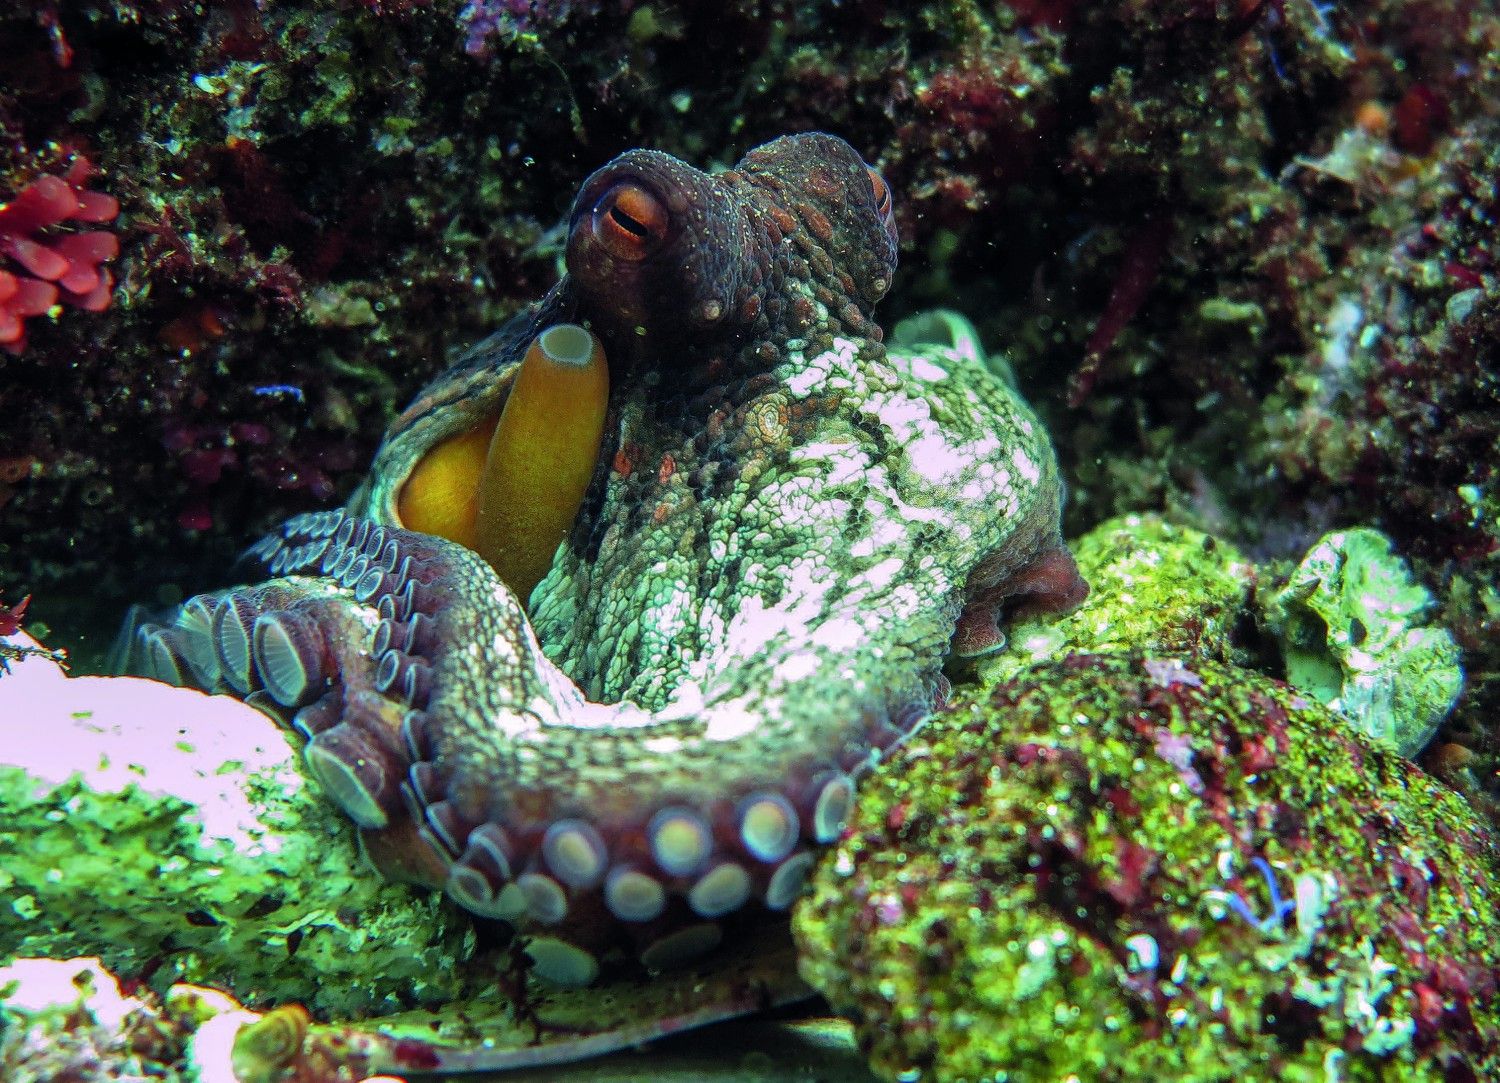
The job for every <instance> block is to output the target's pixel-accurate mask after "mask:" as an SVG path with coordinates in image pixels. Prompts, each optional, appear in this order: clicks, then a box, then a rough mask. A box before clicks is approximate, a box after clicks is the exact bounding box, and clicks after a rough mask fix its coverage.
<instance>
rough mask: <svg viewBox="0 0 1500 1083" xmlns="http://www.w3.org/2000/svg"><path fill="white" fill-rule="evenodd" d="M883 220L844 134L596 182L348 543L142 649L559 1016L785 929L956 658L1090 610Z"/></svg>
mask: <svg viewBox="0 0 1500 1083" xmlns="http://www.w3.org/2000/svg"><path fill="white" fill-rule="evenodd" d="M896 248H897V243H896V231H895V226H894V220H893V216H892V205H891V193H890V191H889V189H888V188H887V186H886V184H885V182H884V181H883V180H882V179H881V177H880V176H879V174H878V173H877V172H876V171H875V170H873V169H871V168H870V167H868V166H867V165H866V164H865V163H864V162H863V161H862V160H861V158H860V156H859V155H858V153H856V152H855V151H854V150H853V148H851V147H850V146H849V145H848V144H847V143H845V142H844V141H843V140H841V139H838V138H835V137H833V136H830V135H825V134H819V133H812V134H803V135H795V136H789V137H784V138H780V139H777V140H775V141H773V142H771V143H767V144H766V145H764V146H761V147H759V148H757V149H755V150H752V151H751V152H750V153H748V154H747V155H746V156H745V157H744V158H743V160H741V161H740V162H739V163H738V164H737V165H736V166H735V167H734V168H733V169H729V170H727V171H723V172H719V173H717V174H714V175H710V174H708V173H705V172H702V171H699V170H698V169H695V168H693V167H692V166H689V165H688V164H686V163H684V162H682V161H680V160H678V159H676V158H674V157H671V156H670V155H667V154H664V153H660V152H656V151H650V150H633V151H630V152H628V153H625V154H623V155H621V156H620V157H618V158H616V159H615V160H613V161H611V162H610V163H608V164H607V165H605V166H604V167H603V168H601V169H599V170H598V171H597V172H595V173H594V174H593V175H592V176H590V177H589V178H588V179H587V180H586V181H585V183H584V184H583V187H582V189H581V190H580V191H579V193H578V196H577V199H576V200H575V202H574V204H573V208H572V212H571V216H570V227H569V235H568V244H567V258H566V267H567V269H566V273H565V274H564V275H563V277H562V279H561V281H559V282H558V283H557V285H556V286H555V287H554V288H553V289H552V290H551V291H550V292H548V293H547V294H546V296H545V297H543V298H542V299H541V300H539V301H537V302H536V303H534V304H533V305H532V306H530V307H529V308H528V309H526V310H525V311H523V312H521V313H520V314H519V315H517V316H516V317H515V318H514V319H513V320H512V321H511V322H510V323H508V324H507V325H506V326H505V327H503V328H502V329H501V330H500V331H498V332H497V333H496V334H494V335H493V336H491V337H490V338H489V339H487V340H485V341H484V342H482V343H480V344H479V345H478V346H476V347H474V348H473V349H472V350H471V351H469V352H468V353H467V354H465V355H464V356H462V357H461V358H460V359H459V360H458V362H457V363H456V364H455V365H454V366H453V367H451V368H450V369H449V370H448V371H446V372H445V373H443V374H442V375H441V376H440V377H438V378H437V379H436V380H435V381H434V382H433V383H432V384H431V385H430V386H429V387H427V388H426V389H425V390H423V391H422V392H421V393H420V394H419V395H418V397H417V398H416V400H415V401H414V402H413V404H412V405H411V406H410V407H409V408H408V409H406V410H405V411H404V412H403V413H402V414H400V416H398V417H397V418H396V420H395V421H394V422H393V424H392V425H391V427H390V428H389V430H388V432H387V435H386V438H385V440H384V442H383V444H382V446H381V447H380V449H379V450H378V452H377V453H376V455H375V459H374V463H373V467H372V469H371V471H370V473H369V475H368V477H367V479H366V480H365V482H364V483H363V484H362V485H361V486H360V488H359V489H358V490H357V491H356V492H355V493H354V495H353V496H352V498H351V499H350V500H349V502H348V503H347V505H346V506H345V507H344V508H343V509H342V510H331V511H321V512H313V513H308V514H302V515H298V516H296V517H294V518H292V519H291V520H289V521H287V522H286V523H285V524H284V525H282V526H281V527H280V528H279V529H277V530H275V531H273V532H272V533H271V534H270V535H268V536H267V537H265V538H264V539H262V540H261V541H260V542H259V543H257V544H256V545H254V546H253V547H252V548H251V549H250V550H249V551H248V553H247V554H246V556H245V557H244V559H243V561H242V563H241V565H240V567H239V568H238V569H237V571H238V576H237V577H238V578H240V579H243V580H244V581H245V585H241V586H235V587H233V588H230V589H226V590H220V591H216V592H211V593H206V594H201V595H198V596H196V597H193V598H190V599H189V600H188V601H187V602H186V603H184V604H183V605H182V606H180V607H179V608H178V609H177V610H176V611H175V612H174V613H172V614H170V615H168V616H166V617H163V618H161V619H159V620H158V621H155V622H150V623H145V624H142V625H141V626H140V627H139V628H138V629H137V630H136V632H135V634H134V638H133V640H132V642H133V648H132V654H133V657H134V662H133V666H134V668H136V669H138V670H140V671H141V672H143V673H145V674H146V675H151V676H156V677H158V678H159V679H163V680H167V681H171V682H173V683H177V684H185V685H193V686H197V687H201V688H203V689H206V690H210V691H220V692H229V693H231V694H234V695H237V696H240V697H243V698H245V699H247V700H248V701H250V702H252V703H254V704H256V705H258V706H261V707H262V708H263V709H265V710H267V711H268V712H271V713H273V714H275V715H276V716H277V717H278V718H281V719H282V720H283V721H284V722H286V723H287V724H288V725H290V726H291V727H293V728H294V729H295V730H296V731H298V732H299V733H300V734H301V735H303V736H304V737H305V738H306V745H305V749H304V760H305V764H306V767H307V769H308V770H309V772H310V773H311V774H312V775H313V776H314V777H315V778H316V779H317V781H318V783H319V784H320V785H321V788H322V790H323V791H324V792H325V793H326V794H327V796H328V797H329V798H331V800H332V801H333V802H334V803H335V804H337V805H338V806H339V807H341V808H342V810H343V812H344V813H345V814H347V816H348V817H349V818H350V819H351V820H352V821H353V822H354V824H355V825H357V827H358V830H359V832H360V834H361V840H362V843H363V846H364V850H365V853H366V854H367V855H368V857H369V858H370V860H371V862H372V863H373V865H374V866H375V868H376V869H378V870H379V871H380V872H381V873H382V874H384V875H386V876H389V877H393V878H398V879H401V880H406V881H410V882H413V883H417V884H425V885H429V886H431V887H433V888H441V889H442V890H443V891H445V892H446V893H447V895H448V896H449V897H451V899H452V900H453V901H454V902H455V903H457V904H458V905H459V906H461V907H463V908H465V909H466V910H468V911H470V912H472V913H473V914H474V915H477V916H479V917H481V918H487V919H499V920H501V921H504V922H508V923H510V924H511V925H512V926H514V927H515V928H516V929H517V930H518V931H519V932H520V934H521V935H522V936H523V938H524V939H523V940H522V941H521V942H522V943H524V945H525V951H526V953H527V954H528V955H529V956H530V959H531V965H532V966H533V968H534V970H535V971H536V972H537V973H539V974H540V975H542V976H543V977H545V978H549V979H551V980H552V981H555V982H558V983H562V984H565V985H583V984H587V983H589V982H592V981H593V980H594V979H595V977H596V976H597V975H598V974H599V972H600V968H601V967H602V966H605V965H609V964H611V963H612V962H614V961H624V962H625V963H626V964H629V962H630V961H631V960H634V961H635V962H637V963H638V964H639V965H642V966H644V967H645V968H646V969H647V970H648V971H658V970H661V969H664V968H667V967H671V966H673V965H676V964H680V963H682V962H685V961H688V960H692V959H695V958H697V957H699V956H701V955H703V954H705V953H707V952H710V951H712V950H713V949H714V948H715V947H716V946H717V945H719V944H720V943H721V941H723V940H724V939H725V937H726V936H734V935H736V930H739V929H742V928H746V927H747V925H748V923H752V922H756V921H758V920H760V919H761V918H763V916H764V915H766V914H768V913H769V914H777V913H780V912H784V911H786V910H787V909H788V908H789V907H790V906H791V905H792V904H793V903H794V902H795V901H796V899H797V898H798V896H799V893H800V891H801V889H802V887H803V883H804V880H805V878H806V877H807V874H808V872H809V869H810V868H811V866H812V863H813V861H814V858H815V855H816V853H817V852H818V849H819V848H820V847H823V846H825V845H826V844H828V843H831V842H833V841H834V840H836V839H837V838H838V837H839V836H840V833H841V831H842V830H843V826H844V823H845V820H846V819H847V818H848V816H849V813H850V810H851V807H852V803H853V802H854V800H855V797H856V791H857V785H858V782H859V779H860V778H861V776H862V775H864V774H865V773H866V772H868V771H869V770H871V768H872V767H873V766H875V765H876V764H877V763H878V762H879V761H880V759H881V757H882V756H883V755H884V754H885V753H887V752H889V751H890V750H891V749H892V748H893V747H894V746H895V745H897V744H898V743H900V742H902V741H903V740H904V739H906V738H907V737H908V736H909V735H910V734H911V733H912V732H913V731H914V730H915V729H916V728H917V727H918V726H919V725H920V724H921V723H922V721H923V720H924V718H926V717H928V716H929V715H930V713H931V712H932V711H933V710H935V709H939V708H940V707H941V705H942V700H943V696H944V693H945V690H946V682H945V678H944V676H943V665H944V661H945V658H947V657H948V656H949V655H950V654H952V653H959V654H974V653H980V652H983V651H986V650H991V649H995V648H996V647H997V646H999V645H1001V644H1002V643H1003V641H1004V634H1003V631H1002V626H1003V624H1004V623H1005V622H1006V621H1007V620H1010V619H1013V618H1014V617H1015V616H1016V615H1017V614H1030V613H1045V612H1058V611H1066V610H1068V609H1070V608H1072V607H1073V606H1074V605H1076V604H1077V603H1078V602H1079V601H1080V600H1081V598H1082V597H1083V595H1084V593H1085V592H1086V590H1087V587H1086V586H1085V585H1084V584H1083V582H1082V580H1081V579H1080V578H1079V575H1078V572H1077V569H1076V567H1075V565H1074V563H1073V559H1072V557H1071V555H1070V554H1069V553H1068V550H1067V549H1066V547H1065V546H1064V544H1063V542H1062V540H1061V537H1060V534H1059V526H1058V521H1059V514H1060V506H1061V503H1062V484H1061V482H1060V479H1059V474H1058V468H1057V464H1056V461H1055V457H1054V454H1053V452H1052V449H1051V446H1050V444H1049V442H1048V439H1047V436H1046V434H1045V432H1044V431H1043V429H1042V427H1041V425H1040V424H1039V422H1038V420H1037V418H1036V417H1035V416H1034V415H1033V414H1032V412H1031V411H1030V409H1029V408H1028V407H1027V406H1026V405H1025V404H1024V403H1023V402H1022V401H1021V400H1020V399H1019V397H1018V396H1017V395H1016V393H1015V392H1014V390H1013V389H1012V388H1011V387H1010V385H1009V384H1008V382H1007V381H1006V380H1005V379H1003V378H1002V377H1001V376H999V375H997V374H996V373H995V372H993V371H991V369H990V368H989V367H987V366H986V365H985V364H983V363H982V361H979V360H978V359H976V358H975V357H974V356H972V351H969V352H965V351H964V350H963V349H961V348H960V347H959V346H957V345H954V344H952V343H950V344H948V345H947V346H935V347H931V348H927V349H922V350H912V349H896V348H891V349H888V348H887V347H886V345H885V344H884V336H883V334H882V331H881V328H880V327H879V326H877V324H876V323H875V322H874V318H873V310H874V307H875V304H876V302H877V301H879V300H880V298H881V297H882V296H883V295H884V294H885V293H886V292H887V290H888V289H889V288H890V285H891V280H892V275H893V273H894V271H895V264H896Z"/></svg>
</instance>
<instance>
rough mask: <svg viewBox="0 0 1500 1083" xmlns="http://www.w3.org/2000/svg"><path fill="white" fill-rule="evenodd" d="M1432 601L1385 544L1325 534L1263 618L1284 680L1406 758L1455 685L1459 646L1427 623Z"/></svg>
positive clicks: (1425, 737) (1373, 534) (1437, 719)
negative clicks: (1277, 646) (1276, 644)
mask: <svg viewBox="0 0 1500 1083" xmlns="http://www.w3.org/2000/svg"><path fill="white" fill-rule="evenodd" d="M1432 608H1433V598H1432V595H1431V594H1430V593H1429V592H1428V591H1427V589H1426V588H1425V587H1423V586H1422V585H1421V584H1419V583H1417V582H1416V581H1415V580H1414V579H1413V577H1412V573H1411V569H1410V568H1409V567H1408V566H1407V564H1406V561H1404V560H1402V559H1401V557H1400V556H1398V555H1397V554H1396V553H1395V552H1394V550H1393V548H1392V545H1391V542H1390V539H1388V538H1387V537H1386V536H1385V535H1383V534H1381V533H1380V532H1379V531H1376V530H1370V529H1366V528H1360V529H1354V530H1340V531H1335V532H1333V533H1331V534H1327V535H1325V536H1324V537H1323V538H1322V539H1321V540H1319V542H1318V544H1317V545H1315V546H1314V547H1313V548H1312V549H1311V550H1309V551H1308V553H1307V555H1306V556H1304V557H1303V558H1302V561H1301V563H1300V564H1298V566H1297V568H1296V570H1295V571H1294V572H1292V574H1291V577H1290V579H1289V580H1288V581H1287V583H1286V584H1285V585H1284V586H1282V587H1281V588H1280V589H1278V590H1276V591H1275V592H1274V593H1272V594H1271V596H1270V598H1269V599H1268V600H1267V603H1266V619H1267V622H1268V623H1269V625H1270V626H1271V628H1272V630H1273V631H1274V632H1275V633H1276V635H1277V637H1278V638H1279V639H1280V641H1281V645H1282V649H1283V651H1284V652H1285V658H1286V675H1287V680H1289V681H1290V682H1291V683H1292V684H1294V685H1296V686H1297V687H1298V688H1300V689H1301V690H1302V691H1304V692H1306V693H1307V694H1308V695H1311V696H1314V697H1316V698H1317V699H1318V701H1319V702H1321V703H1324V704H1327V705H1328V706H1329V707H1332V708H1333V709H1334V710H1336V711H1338V712H1339V713H1340V714H1341V715H1343V717H1345V718H1347V719H1348V720H1349V722H1350V723H1352V724H1353V725H1354V726H1355V727H1356V728H1357V729H1359V730H1360V731H1361V732H1362V733H1364V734H1366V735H1367V736H1369V737H1371V738H1374V739H1375V740H1379V741H1385V742H1386V743H1388V744H1389V745H1390V746H1391V747H1393V748H1395V749H1396V750H1397V751H1398V752H1400V753H1402V754H1403V755H1406V756H1414V755H1416V754H1417V753H1418V752H1420V751H1421V750H1422V748H1423V747H1424V746H1425V745H1426V744H1427V742H1428V741H1429V740H1431V739H1432V735H1433V734H1434V733H1435V732H1436V731H1437V728H1438V726H1439V725H1440V724H1441V723H1442V721H1443V719H1444V718H1446V717H1447V715H1448V712H1449V711H1450V710H1452V708H1453V704H1454V702H1455V701H1456V700H1457V699H1458V694H1459V690H1460V689H1461V688H1462V686H1463V671H1462V669H1461V668H1460V666H1459V657H1458V646H1457V644H1456V643H1454V641H1453V637H1452V635H1450V634H1449V632H1448V631H1447V630H1446V629H1444V628H1439V627H1432V626H1428V624H1427V620H1428V616H1429V614H1430V612H1431V611H1432Z"/></svg>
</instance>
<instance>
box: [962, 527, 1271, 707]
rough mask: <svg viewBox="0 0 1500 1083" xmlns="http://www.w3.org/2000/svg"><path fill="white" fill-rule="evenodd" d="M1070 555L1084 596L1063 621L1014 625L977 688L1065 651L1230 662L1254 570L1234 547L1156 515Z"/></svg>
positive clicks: (984, 663) (984, 665)
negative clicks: (1128, 652) (1085, 585)
mask: <svg viewBox="0 0 1500 1083" xmlns="http://www.w3.org/2000/svg"><path fill="white" fill-rule="evenodd" d="M1072 549H1073V556H1074V559H1075V560H1077V562H1078V572H1079V574H1080V575H1082V576H1083V578H1084V580H1085V581H1086V582H1087V583H1088V584H1089V596H1088V597H1087V598H1086V599H1084V602H1083V604H1082V605H1081V606H1079V607H1078V608H1077V609H1075V610H1074V611H1073V612H1072V613H1069V614H1068V615H1067V616H1065V617H1063V618H1061V619H1052V618H1047V619H1040V620H1027V621H1021V622H1019V623H1017V624H1016V625H1015V626H1014V627H1012V628H1011V629H1010V633H1009V635H1010V643H1009V646H1008V649H1006V650H1005V651H1002V652H999V653H996V654H993V655H989V656H987V657H985V658H983V659H981V660H980V662H979V666H978V677H979V680H980V683H981V684H984V685H986V686H988V685H993V684H996V683H999V682H1000V681H1004V680H1006V679H1008V678H1010V677H1012V676H1014V675H1015V674H1016V673H1018V672H1020V671H1021V670H1023V669H1025V668H1026V667H1027V666H1029V665H1031V664H1032V663H1034V662H1038V661H1042V660H1044V659H1049V658H1060V657H1061V656H1062V655H1064V654H1066V653H1068V652H1069V651H1078V652H1090V653H1092V652H1108V651H1118V650H1131V651H1140V652H1146V653H1158V654H1170V655H1176V656H1181V657H1194V658H1214V659H1219V660H1221V661H1230V660H1234V659H1235V658H1236V657H1237V654H1236V648H1235V646H1234V644H1233V642H1232V639H1231V635H1232V633H1233V632H1234V630H1235V625H1236V623H1237V622H1238V621H1239V620H1240V619H1241V617H1243V616H1244V614H1245V613H1247V612H1248V608H1249V601H1250V594H1251V591H1252V590H1253V589H1254V587H1255V582H1256V570H1255V565H1253V564H1252V563H1251V562H1250V561H1249V560H1248V559H1247V558H1246V557H1245V556H1243V555H1242V554H1241V553H1240V552H1239V551H1238V550H1237V549H1235V547H1234V546H1232V545H1229V544H1228V543H1227V542H1223V541H1220V540H1218V539H1217V538H1214V537H1212V536H1210V535H1208V534H1204V533H1203V532H1201V531H1198V530H1193V529H1191V528H1190V527H1183V526H1177V525H1174V524H1172V523H1168V522H1166V521H1165V520H1163V519H1162V518H1160V517H1159V516H1155V515H1121V516H1119V517H1117V518H1114V519H1110V520H1108V521H1106V522H1104V523H1101V524H1100V525H1099V526H1097V527H1095V528H1094V529H1093V530H1091V531H1089V532H1088V533H1087V534H1085V535H1084V536H1083V537H1082V538H1080V539H1079V540H1078V541H1077V542H1076V543H1073V545H1072Z"/></svg>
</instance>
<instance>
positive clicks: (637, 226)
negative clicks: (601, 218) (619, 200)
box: [609, 207, 651, 240]
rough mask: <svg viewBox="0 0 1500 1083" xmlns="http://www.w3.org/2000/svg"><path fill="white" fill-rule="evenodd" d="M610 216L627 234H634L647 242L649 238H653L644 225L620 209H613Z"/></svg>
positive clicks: (610, 210)
mask: <svg viewBox="0 0 1500 1083" xmlns="http://www.w3.org/2000/svg"><path fill="white" fill-rule="evenodd" d="M609 216H610V218H612V219H614V222H615V224H616V225H617V226H619V227H620V228H621V229H623V230H625V231H626V232H627V233H633V234H635V235H636V236H637V237H640V238H641V239H642V240H645V239H646V238H647V237H650V236H651V231H650V230H649V229H648V228H646V226H645V224H644V223H642V222H638V221H636V220H635V219H634V218H632V217H630V215H628V214H626V213H625V212H624V211H622V210H620V208H619V207H611V208H610V209H609Z"/></svg>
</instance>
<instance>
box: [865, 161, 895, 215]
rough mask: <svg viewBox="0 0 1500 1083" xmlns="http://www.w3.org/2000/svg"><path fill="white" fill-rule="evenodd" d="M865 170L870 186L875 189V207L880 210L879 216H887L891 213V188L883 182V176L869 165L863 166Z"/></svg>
mask: <svg viewBox="0 0 1500 1083" xmlns="http://www.w3.org/2000/svg"><path fill="white" fill-rule="evenodd" d="M865 172H866V173H868V174H869V175H870V187H871V188H873V189H875V209H876V210H877V211H879V212H880V217H882V218H888V217H890V213H891V189H890V186H889V185H888V184H886V183H885V178H884V177H882V176H881V175H880V174H879V173H877V172H875V170H873V169H871V168H870V167H869V166H865Z"/></svg>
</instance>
